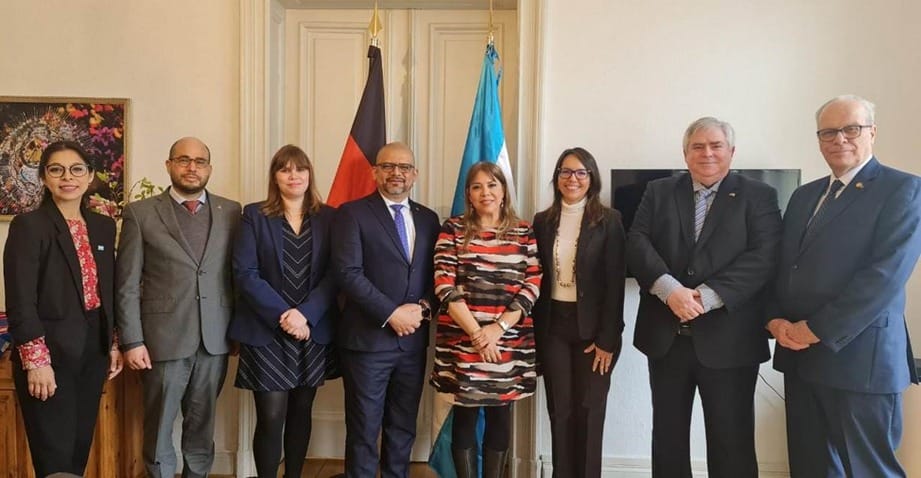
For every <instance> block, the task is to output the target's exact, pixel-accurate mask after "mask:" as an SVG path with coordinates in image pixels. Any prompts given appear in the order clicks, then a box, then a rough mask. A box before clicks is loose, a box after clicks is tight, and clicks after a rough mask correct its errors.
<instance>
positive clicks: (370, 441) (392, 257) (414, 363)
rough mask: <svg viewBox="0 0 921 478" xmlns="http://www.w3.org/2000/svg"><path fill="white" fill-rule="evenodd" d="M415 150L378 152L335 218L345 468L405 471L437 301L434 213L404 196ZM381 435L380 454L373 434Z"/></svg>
mask: <svg viewBox="0 0 921 478" xmlns="http://www.w3.org/2000/svg"><path fill="white" fill-rule="evenodd" d="M416 174H417V172H416V168H415V160H414V158H413V153H412V151H411V150H410V149H409V148H408V147H407V146H406V145H405V144H402V143H390V144H388V145H386V146H384V147H383V148H381V150H380V151H379V152H378V154H377V158H376V162H375V166H374V179H375V181H376V182H377V191H375V192H374V193H372V194H371V195H369V196H366V197H364V198H362V199H358V200H356V201H352V202H349V203H346V204H344V205H342V207H341V208H340V209H339V212H338V215H337V218H336V223H335V225H334V227H333V263H334V268H335V270H336V275H337V278H338V281H339V285H340V287H341V290H342V291H343V293H344V294H345V297H346V302H345V307H344V310H343V313H342V318H341V320H340V322H339V327H338V334H337V344H338V345H339V347H340V349H341V362H342V374H343V385H344V388H345V426H346V449H345V475H346V476H347V477H349V478H367V477H373V476H375V474H376V473H377V471H378V461H380V473H381V477H382V478H405V477H406V476H408V470H409V459H410V452H411V451H412V446H413V441H414V440H415V437H416V415H417V413H418V410H419V401H420V397H421V395H422V386H423V381H424V375H425V365H426V353H425V349H426V345H427V344H428V336H429V332H428V329H429V328H428V322H427V320H426V319H428V318H429V317H430V315H431V306H432V304H434V301H435V299H434V294H433V280H434V279H433V278H434V267H433V257H434V252H435V251H434V249H435V241H436V240H437V239H438V232H439V225H438V216H437V215H436V214H435V212H434V211H432V210H431V209H428V208H426V207H425V206H422V205H420V204H418V203H416V202H414V201H410V200H409V194H410V191H411V190H412V186H413V182H414V181H415V179H416ZM379 434H380V435H381V450H380V459H379V460H378V448H377V438H378V435H379Z"/></svg>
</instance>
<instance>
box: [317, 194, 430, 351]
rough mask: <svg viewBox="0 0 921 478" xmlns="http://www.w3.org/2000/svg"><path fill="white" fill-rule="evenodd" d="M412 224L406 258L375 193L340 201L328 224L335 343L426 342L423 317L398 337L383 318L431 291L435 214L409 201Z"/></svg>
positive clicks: (374, 346)
mask: <svg viewBox="0 0 921 478" xmlns="http://www.w3.org/2000/svg"><path fill="white" fill-rule="evenodd" d="M409 207H410V210H411V211H412V215H413V223H414V224H415V229H416V240H415V245H414V248H413V257H412V261H409V260H407V258H406V256H405V254H404V253H403V246H402V245H401V243H400V238H399V236H398V235H397V230H396V225H395V224H394V221H393V216H391V214H390V211H389V210H388V209H387V205H386V203H385V202H384V199H383V198H382V197H381V195H380V193H379V192H377V191H375V192H373V193H371V194H370V195H368V196H365V197H364V198H361V199H357V200H355V201H351V202H348V203H346V204H343V205H342V206H341V207H340V208H339V211H338V213H337V216H336V223H335V225H334V227H333V262H334V267H335V270H336V277H337V279H338V282H339V287H340V288H341V289H342V291H343V292H344V293H345V296H346V302H345V308H344V310H343V311H342V318H341V319H340V321H339V328H338V334H337V344H338V345H339V346H340V347H343V348H345V349H349V350H357V351H362V352H383V351H391V350H418V349H422V348H424V347H425V346H426V345H427V344H428V335H429V333H428V321H425V322H423V324H422V327H420V328H419V329H418V330H416V332H415V333H414V334H412V335H408V336H404V337H399V336H397V334H396V332H394V331H393V329H392V328H391V327H389V326H388V325H387V318H388V317H390V314H392V313H393V311H394V310H395V309H396V308H397V307H398V306H400V305H402V304H408V303H416V302H418V301H419V300H420V299H427V300H428V301H429V303H430V304H431V305H432V308H433V310H437V306H436V301H435V295H434V277H435V268H434V257H435V241H437V240H438V233H439V231H440V226H439V224H438V215H437V214H435V212H434V211H432V210H431V209H429V208H427V207H425V206H422V205H421V204H419V203H417V202H414V201H410V202H409Z"/></svg>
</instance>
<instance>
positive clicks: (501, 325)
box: [496, 317, 510, 332]
mask: <svg viewBox="0 0 921 478" xmlns="http://www.w3.org/2000/svg"><path fill="white" fill-rule="evenodd" d="M496 324H498V325H499V328H501V329H502V331H503V332H508V329H509V328H510V327H509V325H508V324H506V323H505V322H504V321H503V320H502V318H501V317H499V318H497V319H496Z"/></svg>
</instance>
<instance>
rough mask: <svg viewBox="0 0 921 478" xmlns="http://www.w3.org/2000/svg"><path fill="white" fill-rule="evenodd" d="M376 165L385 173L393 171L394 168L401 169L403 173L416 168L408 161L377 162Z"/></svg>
mask: <svg viewBox="0 0 921 478" xmlns="http://www.w3.org/2000/svg"><path fill="white" fill-rule="evenodd" d="M376 166H377V167H378V168H381V171H383V172H385V173H392V172H393V170H394V169H399V170H400V172H401V173H403V174H409V173H411V172H413V170H414V169H416V167H415V166H413V165H412V164H408V163H377V164H376Z"/></svg>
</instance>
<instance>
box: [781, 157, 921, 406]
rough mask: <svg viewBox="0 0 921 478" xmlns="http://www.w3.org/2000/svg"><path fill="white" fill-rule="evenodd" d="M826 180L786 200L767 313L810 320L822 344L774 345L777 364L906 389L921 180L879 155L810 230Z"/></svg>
mask: <svg viewBox="0 0 921 478" xmlns="http://www.w3.org/2000/svg"><path fill="white" fill-rule="evenodd" d="M828 184H829V177H828V176H826V177H824V178H822V179H818V180H816V181H813V182H811V183H809V184H806V185H804V186H802V187H800V188H799V189H797V190H796V191H795V192H794V193H793V196H792V197H791V198H790V203H789V205H788V206H787V212H786V214H785V216H784V231H783V240H782V243H781V259H780V267H779V271H778V274H777V280H776V283H775V294H776V299H775V300H773V301H772V308H771V310H770V311H769V312H770V313H769V314H768V316H767V318H768V320H770V319H772V318H775V317H782V318H786V319H788V320H790V321H792V322H797V321H800V320H808V321H809V328H810V329H811V330H812V332H813V333H814V334H815V335H816V336H817V337H819V339H820V340H821V342H820V343H818V344H815V345H812V346H811V347H809V348H807V349H805V350H803V351H799V352H795V351H792V350H790V349H787V348H784V347H781V346H779V345H778V346H777V347H776V349H775V356H774V368H776V369H777V370H780V371H782V372H785V373H797V374H798V375H799V377H800V378H802V379H803V380H806V381H809V382H814V383H818V384H822V385H826V386H829V387H834V388H840V389H845V390H850V391H856V392H864V393H896V392H900V391H902V390H903V389H904V388H905V387H907V386H908V384H909V382H910V381H917V378H916V377H915V368H914V362H913V359H912V352H911V344H910V343H909V340H908V335H907V330H906V324H905V283H906V282H907V281H908V278H909V277H910V276H911V273H912V270H914V268H915V264H916V263H917V261H918V255H919V253H921V178H918V177H917V176H914V175H911V174H908V173H904V172H901V171H898V170H895V169H892V168H888V167H886V166H883V165H881V164H880V163H879V161H877V159H876V158H875V157H874V158H872V159H871V160H870V161H869V162H868V163H867V164H866V165H865V166H864V167H863V169H861V170H860V172H859V173H857V176H855V177H854V179H853V180H852V181H851V182H850V183H849V184H848V185H847V187H846V188H844V189H843V190H842V191H841V194H840V196H838V199H836V200H834V201H833V202H831V203H830V204H828V205H827V206H825V210H824V211H823V213H822V215H821V216H820V217H819V218H818V219H817V220H816V223H815V224H812V225H811V226H810V227H809V228H808V230H807V227H806V226H807V224H808V223H809V219H810V218H811V217H812V213H813V211H814V210H815V208H816V206H817V205H818V202H819V199H820V198H821V197H822V195H823V194H824V193H825V190H826V189H827V188H828Z"/></svg>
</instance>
